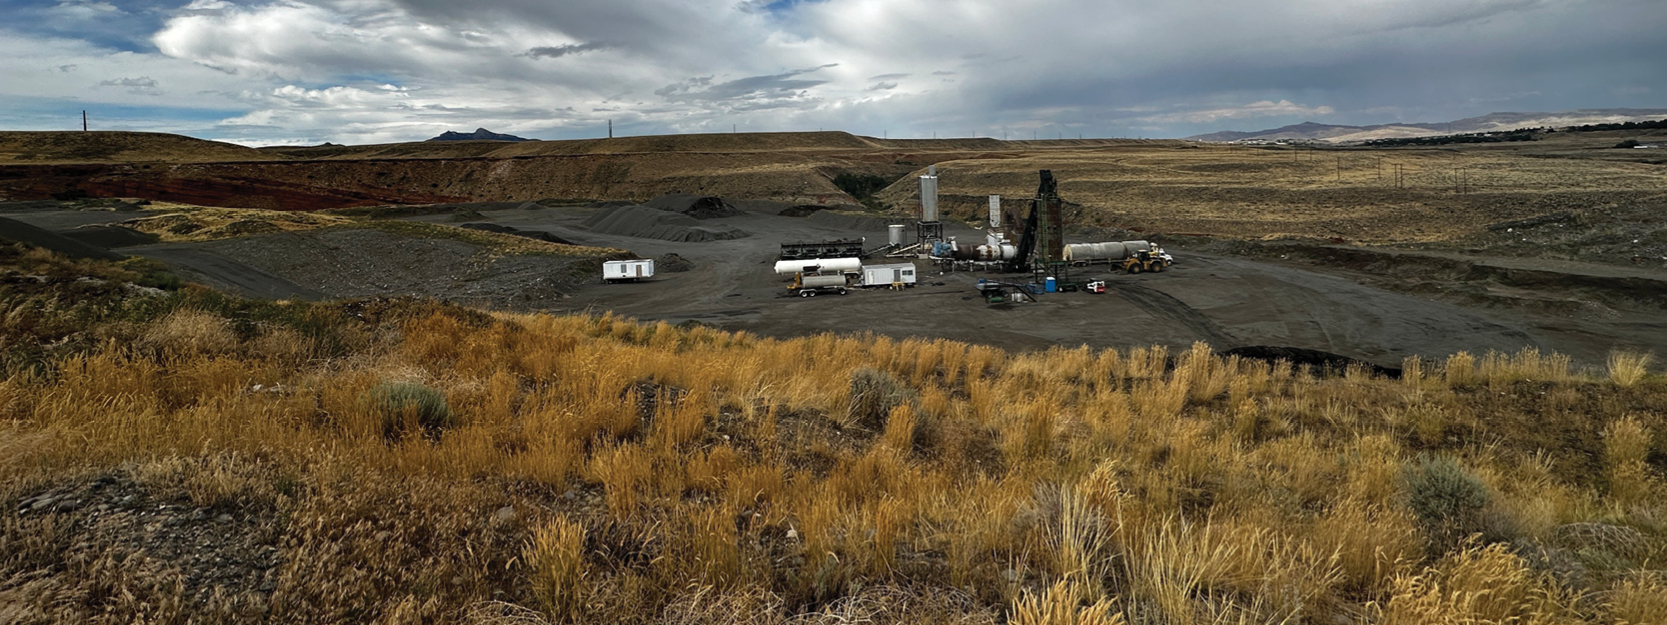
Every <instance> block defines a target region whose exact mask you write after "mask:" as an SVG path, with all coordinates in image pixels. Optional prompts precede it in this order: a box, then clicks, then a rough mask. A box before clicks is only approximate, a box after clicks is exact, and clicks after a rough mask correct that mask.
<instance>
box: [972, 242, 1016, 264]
mask: <svg viewBox="0 0 1667 625" xmlns="http://www.w3.org/2000/svg"><path fill="white" fill-rule="evenodd" d="M973 252H974V258H971V259H964V260H984V261H993V260H1012V259H1013V257H1015V256H1018V255H1019V248H1017V247H1014V246H1011V245H980V246H978V247H977V248H974V250H973Z"/></svg>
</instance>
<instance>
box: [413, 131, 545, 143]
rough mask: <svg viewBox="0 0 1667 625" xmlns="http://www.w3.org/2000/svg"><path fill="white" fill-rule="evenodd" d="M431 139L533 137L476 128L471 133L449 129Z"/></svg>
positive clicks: (518, 138)
mask: <svg viewBox="0 0 1667 625" xmlns="http://www.w3.org/2000/svg"><path fill="white" fill-rule="evenodd" d="M429 141H532V139H527V138H524V137H517V136H515V135H504V134H498V133H496V132H492V131H490V130H487V129H485V128H476V129H475V131H474V132H469V133H463V132H452V131H450V130H447V131H445V132H443V133H441V134H440V136H438V137H435V138H433V139H429Z"/></svg>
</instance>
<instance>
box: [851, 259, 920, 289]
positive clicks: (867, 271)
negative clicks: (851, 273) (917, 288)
mask: <svg viewBox="0 0 1667 625" xmlns="http://www.w3.org/2000/svg"><path fill="white" fill-rule="evenodd" d="M914 283H915V266H914V264H913V263H894V264H889V265H863V267H862V285H863V286H908V285H912V284H914Z"/></svg>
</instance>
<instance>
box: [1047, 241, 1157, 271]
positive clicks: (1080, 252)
mask: <svg viewBox="0 0 1667 625" xmlns="http://www.w3.org/2000/svg"><path fill="white" fill-rule="evenodd" d="M1141 252H1148V253H1150V254H1151V255H1152V256H1155V257H1158V258H1160V259H1162V260H1163V261H1164V262H1165V264H1168V263H1170V262H1173V259H1172V258H1171V257H1170V256H1169V254H1168V253H1166V252H1164V251H1163V248H1161V247H1158V246H1156V245H1152V242H1150V241H1107V242H1104V243H1071V244H1068V245H1066V246H1065V262H1068V263H1071V264H1072V265H1074V266H1077V267H1083V266H1087V265H1090V264H1094V263H1116V262H1118V261H1121V260H1123V259H1126V258H1128V257H1130V256H1134V255H1136V254H1139V253H1141Z"/></svg>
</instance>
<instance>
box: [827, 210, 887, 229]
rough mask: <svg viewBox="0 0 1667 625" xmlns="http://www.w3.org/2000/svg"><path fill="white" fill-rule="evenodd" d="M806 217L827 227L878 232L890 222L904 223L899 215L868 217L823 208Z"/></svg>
mask: <svg viewBox="0 0 1667 625" xmlns="http://www.w3.org/2000/svg"><path fill="white" fill-rule="evenodd" d="M806 219H808V220H809V221H811V222H814V223H817V224H820V225H823V226H827V227H829V228H840V229H844V230H866V231H878V232H885V231H886V226H889V225H891V224H895V223H904V222H903V218H901V217H898V218H886V217H868V216H865V215H848V214H842V213H832V212H828V211H825V210H823V211H814V212H813V213H812V214H811V215H810V217H807V218H806Z"/></svg>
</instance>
